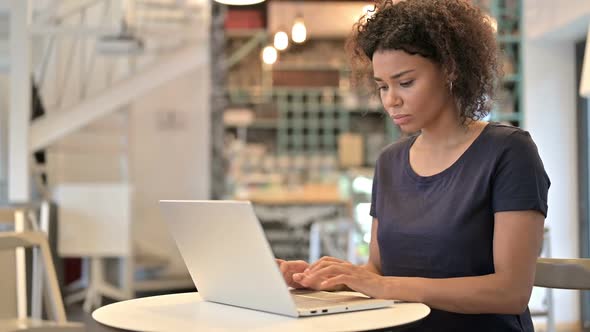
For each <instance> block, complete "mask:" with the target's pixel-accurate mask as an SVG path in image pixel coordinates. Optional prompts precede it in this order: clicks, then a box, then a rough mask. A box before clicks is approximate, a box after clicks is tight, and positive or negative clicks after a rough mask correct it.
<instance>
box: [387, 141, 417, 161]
mask: <svg viewBox="0 0 590 332" xmlns="http://www.w3.org/2000/svg"><path fill="white" fill-rule="evenodd" d="M416 136H417V134H416V135H410V136H405V137H401V138H399V139H397V140H396V141H395V142H392V143H390V144H388V145H387V146H385V147H384V148H383V149H382V150H381V153H380V154H379V158H378V160H377V164H382V163H384V162H385V163H391V162H392V161H395V160H401V159H400V158H401V157H403V155H404V153H405V152H406V151H407V149H408V146H409V145H411V144H412V142H413V141H414V140H415V139H416Z"/></svg>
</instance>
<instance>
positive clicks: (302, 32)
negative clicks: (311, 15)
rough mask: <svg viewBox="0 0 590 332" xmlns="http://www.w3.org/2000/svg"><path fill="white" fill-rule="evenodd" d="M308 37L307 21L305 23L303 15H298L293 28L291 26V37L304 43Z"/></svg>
mask: <svg viewBox="0 0 590 332" xmlns="http://www.w3.org/2000/svg"><path fill="white" fill-rule="evenodd" d="M306 38H307V29H306V28H305V23H303V17H302V16H301V15H297V17H296V18H295V23H293V28H291V39H293V41H294V42H295V43H299V44H300V43H303V42H304V41H305V39H306Z"/></svg>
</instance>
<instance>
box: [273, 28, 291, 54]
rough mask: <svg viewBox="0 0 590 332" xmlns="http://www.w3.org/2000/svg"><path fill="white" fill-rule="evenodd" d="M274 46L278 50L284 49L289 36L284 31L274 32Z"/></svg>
mask: <svg viewBox="0 0 590 332" xmlns="http://www.w3.org/2000/svg"><path fill="white" fill-rule="evenodd" d="M274 46H275V48H276V49H277V50H279V51H284V50H286V49H287V47H288V46H289V36H288V35H287V33H286V32H285V31H278V32H277V33H275V39H274Z"/></svg>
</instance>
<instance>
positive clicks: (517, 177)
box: [492, 131, 551, 217]
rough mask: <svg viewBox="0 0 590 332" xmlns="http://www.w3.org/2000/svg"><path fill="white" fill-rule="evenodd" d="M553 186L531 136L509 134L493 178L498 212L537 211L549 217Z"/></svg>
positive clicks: (521, 132)
mask: <svg viewBox="0 0 590 332" xmlns="http://www.w3.org/2000/svg"><path fill="white" fill-rule="evenodd" d="M550 185H551V181H550V180H549V177H548V176H547V173H546V172H545V168H544V166H543V162H542V161H541V158H540V157H539V152H538V150H537V146H536V145H535V143H534V142H533V140H532V138H531V136H530V134H529V133H528V132H526V131H516V132H514V133H512V134H511V135H509V136H508V137H507V139H506V144H505V146H504V147H503V151H502V153H501V154H500V157H499V159H498V161H497V165H496V169H495V172H494V177H493V183H492V207H493V210H494V212H500V211H524V210H536V211H539V212H541V213H542V214H543V215H544V216H545V217H547V193H548V191H549V186H550Z"/></svg>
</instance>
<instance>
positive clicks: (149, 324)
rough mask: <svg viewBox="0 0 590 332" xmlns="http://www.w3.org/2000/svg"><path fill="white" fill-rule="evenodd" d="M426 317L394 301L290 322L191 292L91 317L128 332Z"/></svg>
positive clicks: (362, 324) (363, 324)
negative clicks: (367, 308)
mask: <svg viewBox="0 0 590 332" xmlns="http://www.w3.org/2000/svg"><path fill="white" fill-rule="evenodd" d="M429 313H430V308H429V307H428V306H426V305H424V304H421V303H396V304H395V305H393V306H391V307H387V308H383V309H374V310H365V311H357V312H348V313H340V314H331V315H323V316H313V317H304V318H292V317H287V316H281V315H277V314H271V313H266V312H261V311H256V310H250V309H243V308H238V307H233V306H229V305H223V304H217V303H212V302H207V301H203V300H202V299H201V297H200V296H199V294H198V293H195V292H193V293H182V294H172V295H160V296H153V297H144V298H139V299H133V300H128V301H122V302H117V303H113V304H110V305H107V306H104V307H102V308H99V309H97V310H95V311H94V312H93V313H92V317H93V318H94V319H95V320H96V321H98V322H99V323H102V324H104V325H108V326H111V327H115V328H120V329H125V330H132V331H205V332H206V331H216V332H220V331H228V332H229V331H232V332H233V331H240V332H242V331H256V332H276V331H280V332H291V331H293V332H295V331H296V332H300V331H306V332H308V331H309V332H312V331H318V332H319V331H322V332H326V331H339V332H347V331H369V330H376V329H384V328H391V327H397V326H404V325H407V324H411V323H413V322H416V321H419V320H421V319H423V318H424V317H426V316H427V315H428V314H429Z"/></svg>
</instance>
